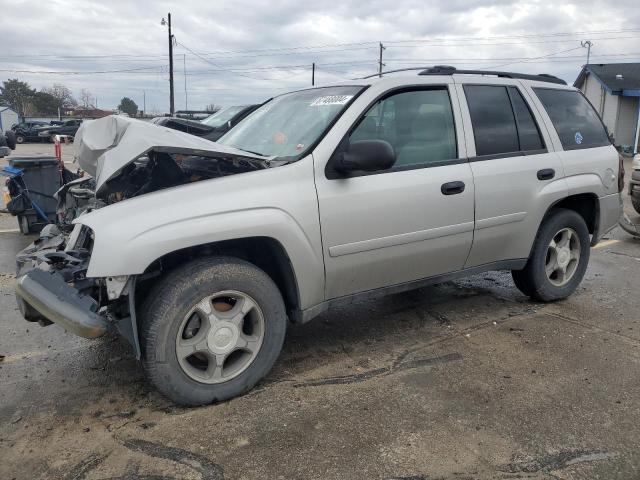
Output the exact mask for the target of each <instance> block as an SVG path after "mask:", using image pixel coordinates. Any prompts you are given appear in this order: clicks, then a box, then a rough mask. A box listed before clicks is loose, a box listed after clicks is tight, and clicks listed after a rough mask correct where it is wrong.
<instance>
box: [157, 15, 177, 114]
mask: <svg viewBox="0 0 640 480" xmlns="http://www.w3.org/2000/svg"><path fill="white" fill-rule="evenodd" d="M160 24H161V25H167V26H168V27H169V113H170V115H171V116H173V114H174V113H175V111H176V109H175V104H174V97H173V35H171V14H170V13H168V14H167V21H166V22H165V20H164V18H163V19H162V21H161V22H160Z"/></svg>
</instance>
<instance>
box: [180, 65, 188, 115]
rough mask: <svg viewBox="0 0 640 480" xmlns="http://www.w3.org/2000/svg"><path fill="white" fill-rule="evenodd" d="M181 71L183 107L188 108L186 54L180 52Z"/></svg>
mask: <svg viewBox="0 0 640 480" xmlns="http://www.w3.org/2000/svg"><path fill="white" fill-rule="evenodd" d="M182 71H183V72H184V109H185V110H189V102H188V101H187V54H186V53H183V54H182Z"/></svg>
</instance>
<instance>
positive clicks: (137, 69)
mask: <svg viewBox="0 0 640 480" xmlns="http://www.w3.org/2000/svg"><path fill="white" fill-rule="evenodd" d="M162 68H163V66H162V65H156V66H153V67H139V68H128V69H124V70H94V71H63V70H11V69H0V72H7V73H33V74H40V73H44V74H49V75H53V74H59V75H97V74H103V73H135V72H139V71H141V70H152V69H156V70H157V69H162ZM144 73H147V72H144Z"/></svg>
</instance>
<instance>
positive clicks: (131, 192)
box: [97, 148, 268, 205]
mask: <svg viewBox="0 0 640 480" xmlns="http://www.w3.org/2000/svg"><path fill="white" fill-rule="evenodd" d="M267 167H268V165H267V163H266V162H264V161H260V160H256V159H251V158H243V157H238V156H233V155H219V156H209V155H200V154H197V153H194V152H187V151H171V149H168V148H167V149H154V150H152V151H150V152H149V153H147V154H146V155H144V156H142V157H139V158H138V159H136V160H135V161H134V162H132V163H129V164H127V165H125V166H124V167H123V168H122V169H121V171H120V172H119V173H117V174H116V175H115V176H114V177H113V178H111V179H110V180H109V181H107V182H106V183H105V184H104V185H103V186H102V187H101V188H100V190H99V191H98V192H97V197H98V199H100V200H101V201H103V202H104V203H105V204H107V205H109V204H112V203H116V202H120V201H122V200H126V199H128V198H133V197H137V196H140V195H144V194H147V193H151V192H155V191H158V190H163V189H165V188H171V187H178V186H181V185H188V184H190V183H195V182H200V181H203V180H210V179H212V178H218V177H223V176H228V175H235V174H238V173H246V172H251V171H255V170H260V169H264V168H267Z"/></svg>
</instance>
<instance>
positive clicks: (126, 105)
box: [118, 97, 138, 117]
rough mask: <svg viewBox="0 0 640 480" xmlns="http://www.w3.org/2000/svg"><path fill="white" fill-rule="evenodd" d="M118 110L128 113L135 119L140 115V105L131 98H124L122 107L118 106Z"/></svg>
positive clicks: (121, 101)
mask: <svg viewBox="0 0 640 480" xmlns="http://www.w3.org/2000/svg"><path fill="white" fill-rule="evenodd" d="M118 110H120V111H121V112H125V113H128V114H129V115H131V116H132V117H135V116H136V114H137V113H138V105H137V104H136V102H134V101H133V100H131V99H130V98H129V97H124V98H123V99H122V100H120V105H118Z"/></svg>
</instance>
